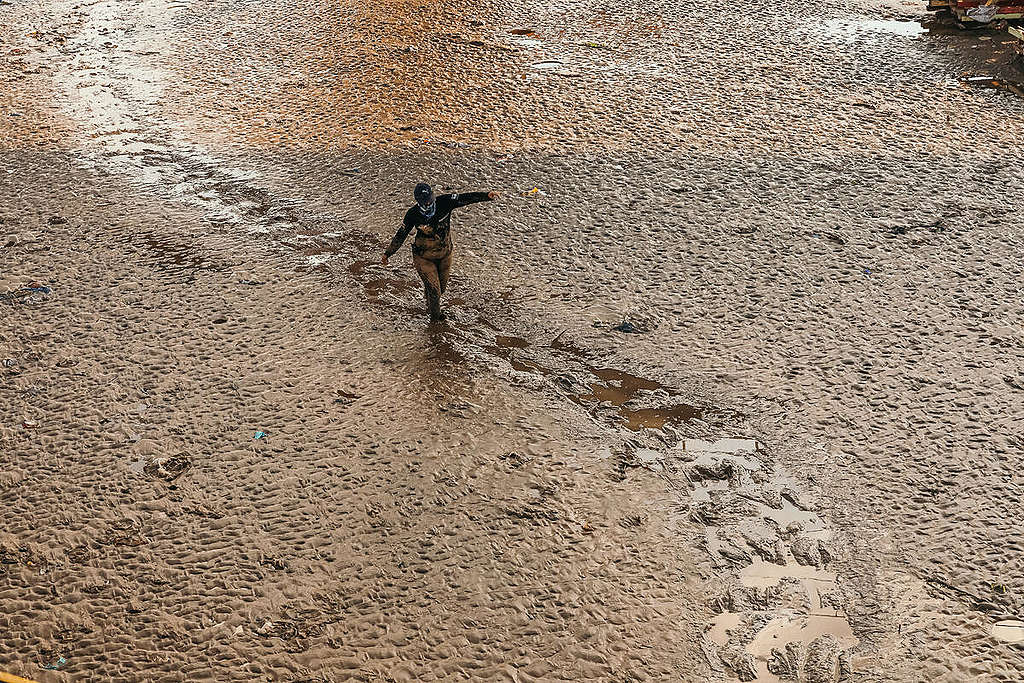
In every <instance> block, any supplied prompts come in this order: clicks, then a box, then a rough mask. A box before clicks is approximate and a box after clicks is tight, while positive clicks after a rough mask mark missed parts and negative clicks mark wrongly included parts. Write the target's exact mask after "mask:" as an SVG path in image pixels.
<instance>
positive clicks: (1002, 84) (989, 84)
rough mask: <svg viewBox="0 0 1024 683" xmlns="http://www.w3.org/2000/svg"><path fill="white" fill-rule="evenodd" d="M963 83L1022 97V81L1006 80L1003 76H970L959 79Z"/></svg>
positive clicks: (1023, 95)
mask: <svg viewBox="0 0 1024 683" xmlns="http://www.w3.org/2000/svg"><path fill="white" fill-rule="evenodd" d="M960 82H961V83H963V84H964V85H969V86H971V87H975V88H988V89H991V90H1002V91H1003V92H1008V93H1011V94H1013V95H1016V96H1017V97H1024V83H1018V82H1015V81H1008V80H1006V79H1004V78H993V77H992V76H970V77H968V78H964V79H962V80H961V81H960Z"/></svg>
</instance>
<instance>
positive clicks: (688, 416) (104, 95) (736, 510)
mask: <svg viewBox="0 0 1024 683" xmlns="http://www.w3.org/2000/svg"><path fill="white" fill-rule="evenodd" d="M178 9H181V6H179V5H171V4H167V5H163V6H158V5H145V6H139V7H136V8H133V9H132V10H128V12H138V13H139V15H144V16H149V19H150V20H151V21H152V20H153V19H154V17H153V16H151V15H152V13H154V12H155V13H159V12H167V13H170V14H167V15H164V16H163V19H164V20H167V19H168V17H170V16H171V15H173V13H174V12H175V11H177V10H178ZM77 11H79V14H78V15H77V16H78V22H77V24H74V23H73V26H76V27H77V29H78V34H77V35H76V36H75V37H74V38H73V39H72V40H70V41H64V42H61V43H57V44H55V45H54V50H56V51H58V52H59V53H61V55H62V56H63V58H64V59H63V68H62V69H61V70H60V71H59V72H58V73H59V79H58V80H59V81H60V82H61V83H62V84H63V86H64V88H65V92H66V95H67V109H68V113H69V114H70V115H71V116H72V117H73V118H74V119H75V120H77V121H79V122H80V123H81V124H83V125H84V126H86V133H87V136H88V138H89V143H88V144H87V145H86V146H84V147H83V148H82V149H81V154H82V159H83V161H84V162H85V163H86V164H88V165H90V166H93V167H97V168H101V169H103V170H105V171H107V172H109V173H111V174H114V175H117V176H123V177H125V178H127V179H129V180H130V181H131V182H134V183H137V184H139V185H141V186H144V187H146V188H147V189H150V190H155V191H157V192H159V193H161V194H164V195H167V196H169V197H171V198H174V199H177V200H180V201H184V202H187V203H189V204H193V205H198V206H201V207H203V208H204V210H205V212H206V215H207V216H208V219H209V221H210V223H211V224H212V225H214V226H218V225H219V226H223V227H225V228H230V229H232V230H245V231H247V232H249V233H251V234H253V235H257V236H259V237H260V238H262V239H265V240H266V241H267V242H269V243H270V244H271V245H273V247H274V248H275V250H280V251H281V252H282V253H285V254H289V255H298V256H299V257H300V258H301V259H303V260H304V265H302V266H301V267H300V268H299V270H301V271H302V272H307V273H310V272H312V273H319V274H321V275H322V276H325V277H327V278H329V279H336V278H341V279H343V280H347V281H349V282H355V283H356V284H357V285H358V286H360V287H361V288H362V290H363V294H364V296H365V299H366V300H367V301H368V302H369V303H370V304H371V305H374V306H379V307H381V308H389V309H391V310H396V309H397V310H400V311H403V312H405V313H410V314H413V315H416V316H419V315H422V314H423V308H422V302H421V299H422V295H421V292H420V285H419V283H418V282H417V281H416V280H414V279H412V278H409V277H403V276H401V275H394V274H393V273H391V272H389V271H387V270H385V269H383V268H382V267H381V266H379V265H378V264H377V262H376V257H377V255H378V254H379V252H380V250H381V247H382V245H381V244H380V241H379V239H378V238H377V236H376V235H372V234H369V233H366V232H357V231H351V230H348V231H345V232H338V231H337V223H338V221H337V220H336V219H334V218H333V217H331V216H317V217H315V218H314V220H312V221H306V220H305V218H302V219H300V214H302V206H303V205H302V202H301V201H299V200H295V199H290V198H284V197H277V196H274V195H272V194H271V193H269V192H267V191H266V190H263V189H261V188H259V187H258V185H257V183H258V179H259V178H258V174H256V173H254V172H251V171H243V170H241V169H238V168H233V167H229V166H226V165H224V164H222V163H220V162H219V161H218V160H217V159H216V158H214V157H212V156H211V155H209V154H208V153H207V152H206V151H205V150H203V149H201V148H199V147H198V146H196V145H195V144H193V143H191V142H189V141H187V140H184V139H182V138H181V137H180V136H178V135H176V133H175V128H174V126H173V124H172V123H171V122H168V121H165V120H162V119H160V118H159V117H158V115H157V111H158V104H159V100H160V93H161V83H162V82H163V78H164V76H163V75H162V74H161V73H160V72H159V70H158V69H156V68H155V67H147V66H145V65H144V64H143V62H142V60H140V57H144V56H145V55H146V54H148V53H149V52H150V48H152V47H154V46H149V45H145V44H143V43H138V42H136V43H135V44H134V49H127V48H125V47H124V46H123V45H118V44H117V43H115V42H114V41H118V42H125V41H127V42H129V43H131V41H133V40H137V38H136V37H135V36H133V35H130V28H131V26H132V25H133V22H132V21H130V20H129V19H128V18H126V17H127V15H126V14H125V12H126V10H125V9H124V8H123V6H121V5H119V3H117V2H111V1H101V2H97V3H94V4H92V5H89V6H88V7H84V8H81V9H80V10H77ZM134 18H135V19H136V20H138V19H139V18H140V17H139V16H138V15H137V16H135V17H134ZM306 222H310V223H315V224H316V225H308V226H304V225H303V223H306ZM324 226H326V227H324ZM139 239H140V240H142V242H143V243H144V246H145V247H146V250H147V251H148V252H149V253H150V254H151V255H152V258H153V259H154V260H156V261H157V262H158V263H159V264H161V266H162V269H163V270H165V271H167V272H169V273H178V274H185V275H187V274H189V273H191V274H192V275H193V276H194V273H195V272H196V271H197V270H202V269H211V268H217V267H219V266H217V264H210V263H209V262H208V261H207V260H206V259H205V258H204V257H203V256H202V254H201V253H199V251H198V249H196V247H195V246H194V245H189V244H184V243H172V242H168V241H167V240H164V239H159V238H156V237H154V236H151V235H150V236H146V235H142V236H139ZM501 299H502V296H501V294H500V293H499V294H497V295H493V296H490V297H489V300H490V301H501ZM450 303H451V306H452V312H453V316H452V321H451V324H450V325H449V326H447V327H446V328H444V329H443V330H440V331H439V332H438V334H437V335H436V339H437V342H438V343H437V349H438V353H440V354H442V355H445V354H447V355H448V356H449V357H450V358H452V359H454V360H456V361H458V362H464V363H473V364H477V365H482V366H485V367H487V368H489V369H490V370H493V371H497V372H504V373H510V374H511V375H512V377H513V378H514V379H517V380H519V381H521V382H522V383H523V384H525V385H528V386H530V387H532V388H534V389H537V390H551V391H555V392H557V393H558V394H559V395H561V396H562V397H563V398H564V399H565V400H567V401H569V402H571V403H573V404H575V405H577V406H579V407H580V409H582V410H583V411H584V412H585V413H586V414H587V415H588V416H589V417H590V418H591V419H593V420H594V421H595V422H597V423H599V424H601V425H604V426H606V427H607V428H608V429H610V430H612V431H613V433H615V434H617V435H618V437H619V438H621V439H622V440H623V441H624V442H625V443H626V444H627V445H626V447H625V448H624V449H622V450H620V451H619V452H616V453H614V454H613V455H614V456H615V457H614V459H613V465H612V468H613V473H614V474H615V475H616V476H620V477H625V476H626V475H627V472H628V471H629V470H631V469H635V468H643V469H646V470H649V471H651V472H653V473H656V474H657V475H659V476H661V477H663V478H664V479H665V480H666V482H667V484H668V485H669V486H671V487H672V488H674V489H675V490H676V491H677V493H678V495H679V511H680V512H681V513H682V514H683V515H684V516H685V517H687V518H689V520H690V521H692V522H693V523H695V524H697V525H698V526H699V527H700V528H701V529H702V531H703V536H704V543H703V550H704V551H705V552H706V553H707V555H708V557H709V560H710V566H711V577H712V578H711V580H710V581H709V585H721V586H723V587H724V589H723V590H720V591H718V592H717V594H716V595H714V597H712V598H711V599H710V600H709V605H710V608H711V611H712V612H713V613H714V614H715V615H716V616H715V617H714V619H713V620H712V621H711V622H710V623H709V624H708V628H707V631H706V633H705V636H704V639H703V642H702V643H701V646H702V649H703V650H704V653H705V656H706V658H707V660H708V662H709V664H710V665H711V667H712V668H713V669H714V670H715V671H716V672H717V674H718V675H719V676H720V677H721V678H723V679H739V680H742V681H776V680H781V679H786V680H801V681H809V682H813V683H823V682H826V681H839V680H843V679H844V678H845V677H846V676H847V675H848V674H849V672H850V671H851V664H850V662H851V658H850V651H851V648H853V647H854V646H855V645H856V644H857V638H856V636H855V635H854V634H853V632H852V630H851V627H850V624H849V621H848V620H847V618H846V616H845V609H844V603H845V597H844V595H843V588H842V585H841V583H840V581H839V579H838V578H837V574H836V573H835V571H834V569H833V567H832V562H833V558H834V557H835V556H836V555H837V551H836V549H835V548H834V547H833V544H834V543H835V539H834V538H833V535H832V532H831V531H830V530H829V529H828V527H827V525H826V524H825V522H824V520H823V519H822V517H821V516H820V514H819V512H818V508H817V505H816V504H815V503H814V502H813V501H812V500H811V499H810V498H808V497H807V496H806V495H805V494H803V493H801V492H799V491H798V489H797V486H796V484H795V482H794V481H793V480H792V479H790V478H789V477H788V476H787V475H786V474H785V473H784V472H782V471H780V470H779V469H778V468H777V467H775V466H774V465H773V464H772V463H771V460H770V458H769V454H768V453H767V451H765V450H764V449H763V448H762V447H761V446H760V444H759V443H758V442H756V441H753V440H749V439H724V440H714V439H715V437H716V436H718V435H720V434H722V433H723V432H725V433H727V432H728V430H729V429H730V425H735V424H736V423H737V421H738V420H739V419H740V417H741V416H740V415H739V414H737V413H735V412H734V411H730V410H725V409H722V408H719V407H716V406H713V405H708V404H695V403H693V402H690V401H688V400H686V397H685V396H684V394H683V392H681V391H679V390H677V389H674V388H672V387H669V386H667V385H665V384H663V383H661V382H658V381H655V380H653V379H649V378H647V377H643V376H641V375H638V374H634V373H630V372H627V371H625V370H622V369H619V368H615V367H611V366H610V364H609V363H607V362H604V361H602V360H600V359H595V358H593V356H592V354H591V353H589V352H587V351H586V350H583V349H580V348H578V347H577V346H575V345H573V344H572V343H570V342H568V341H565V340H562V339H561V336H559V337H556V338H555V339H552V340H550V341H548V342H546V343H533V342H531V341H529V340H527V339H525V338H523V337H520V336H516V335H514V334H511V333H508V332H507V331H505V330H502V329H501V328H500V327H499V326H496V325H493V324H492V323H491V322H490V321H489V320H488V318H487V317H486V314H485V312H484V311H483V310H482V308H481V307H480V306H476V305H473V304H470V303H468V302H467V301H466V300H464V299H460V298H454V299H452V300H451V302H450ZM468 408H469V406H464V405H459V404H458V403H456V404H452V405H450V406H448V407H447V409H449V410H453V411H459V410H464V409H468ZM696 436H700V437H703V438H693V437H696Z"/></svg>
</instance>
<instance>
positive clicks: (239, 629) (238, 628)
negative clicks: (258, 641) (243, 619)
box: [235, 626, 245, 636]
mask: <svg viewBox="0 0 1024 683" xmlns="http://www.w3.org/2000/svg"><path fill="white" fill-rule="evenodd" d="M244 633H245V629H244V628H242V627H241V626H236V627H235V635H236V636H240V635H242V634H244Z"/></svg>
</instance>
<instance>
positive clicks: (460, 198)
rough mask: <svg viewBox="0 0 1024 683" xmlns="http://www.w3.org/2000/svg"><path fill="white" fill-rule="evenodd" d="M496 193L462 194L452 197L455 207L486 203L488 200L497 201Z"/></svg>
mask: <svg viewBox="0 0 1024 683" xmlns="http://www.w3.org/2000/svg"><path fill="white" fill-rule="evenodd" d="M497 198H498V193H497V192H464V193H462V194H457V195H455V196H454V199H455V205H454V207H453V208H455V207H459V206H466V205H468V204H476V203H477V202H486V201H487V200H488V199H497Z"/></svg>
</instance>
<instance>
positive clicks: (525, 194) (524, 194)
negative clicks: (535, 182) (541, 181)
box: [523, 187, 540, 197]
mask: <svg viewBox="0 0 1024 683" xmlns="http://www.w3.org/2000/svg"><path fill="white" fill-rule="evenodd" d="M539 193H540V188H539V187H535V188H533V189H532V190H527V191H526V192H524V193H523V196H524V197H528V196H530V195H531V194H539Z"/></svg>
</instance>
